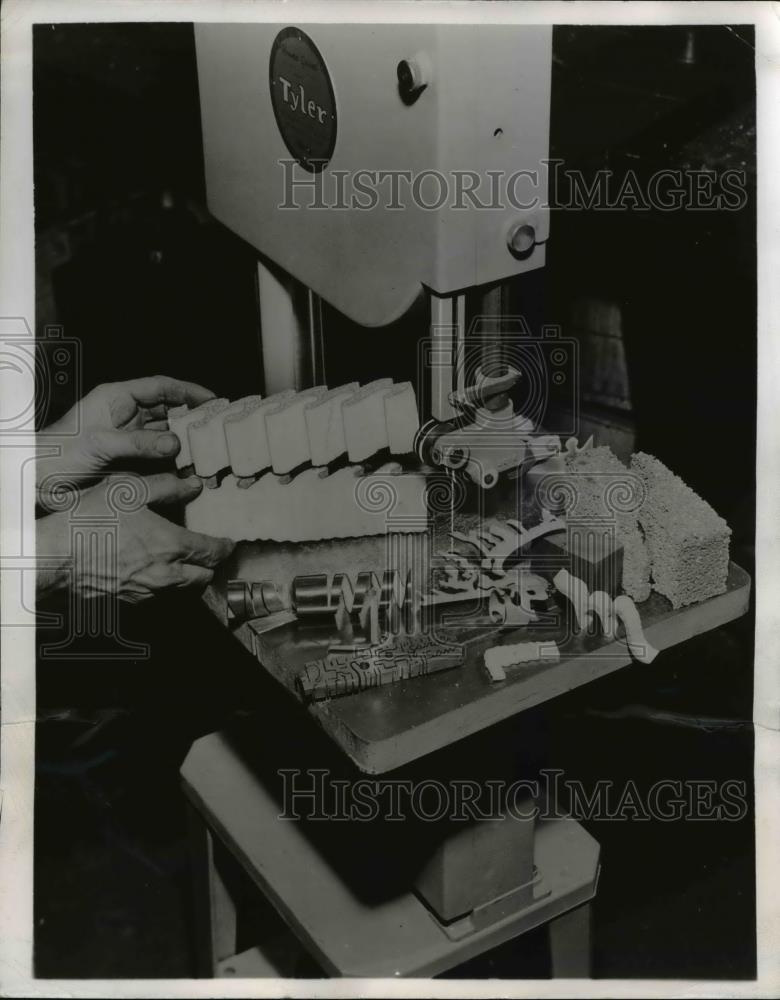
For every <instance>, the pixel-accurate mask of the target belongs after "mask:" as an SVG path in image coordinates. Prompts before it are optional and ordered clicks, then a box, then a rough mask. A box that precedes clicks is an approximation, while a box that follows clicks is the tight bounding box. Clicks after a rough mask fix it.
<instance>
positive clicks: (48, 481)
mask: <svg viewBox="0 0 780 1000" xmlns="http://www.w3.org/2000/svg"><path fill="white" fill-rule="evenodd" d="M213 396H214V393H213V392H211V391H210V390H209V389H205V388H204V387H203V386H201V385H195V384H194V383H193V382H182V381H179V380H178V379H173V378H168V377H167V376H165V375H154V376H151V377H150V378H139V379H133V380H131V381H129V382H110V383H107V384H106V385H99V386H97V388H95V389H93V390H92V391H91V392H89V393H88V394H87V395H86V396H85V397H84V398H83V399H82V400H80V401H79V402H78V403H76V405H75V406H74V407H73V410H71V411H70V412H69V413H67V414H66V415H65V416H64V417H63V418H62V419H61V420H59V421H58V422H57V423H55V424H53V425H52V426H51V427H47V428H46V429H45V430H43V431H42V432H41V433H40V434H39V435H38V454H39V457H38V468H37V486H38V503H39V505H40V506H41V507H43V509H44V510H55V509H56V503H52V496H51V495H52V492H53V491H56V490H57V489H59V488H60V486H61V485H62V484H64V483H68V484H70V485H72V486H74V487H80V486H82V485H84V484H86V483H89V482H91V481H94V480H95V479H96V478H99V477H100V476H102V475H104V474H105V473H106V472H108V471H109V470H111V469H112V468H117V467H121V464H122V463H123V462H124V463H128V462H132V463H135V462H137V461H139V460H149V459H152V460H157V461H160V459H166V458H167V459H171V458H173V457H174V456H175V455H176V454H178V451H179V442H178V439H177V438H176V435H175V434H171V433H170V432H169V431H168V419H167V414H168V407H170V406H180V405H181V404H182V403H187V404H188V405H189V406H199V405H200V404H201V403H205V402H206V400H208V399H212V398H213ZM74 411H76V412H75V413H74ZM74 423H75V425H76V426H77V427H78V428H79V433H78V434H76V435H74V434H72V433H71V434H67V433H64V428H72V427H73V426H74Z"/></svg>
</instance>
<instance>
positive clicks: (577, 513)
mask: <svg viewBox="0 0 780 1000" xmlns="http://www.w3.org/2000/svg"><path fill="white" fill-rule="evenodd" d="M565 462H566V468H567V471H568V472H569V473H570V474H571V485H572V487H573V488H574V490H575V491H576V494H575V499H574V506H573V507H572V509H571V510H569V511H568V512H567V513H568V514H569V516H571V517H574V518H576V519H577V520H583V521H587V520H589V519H595V520H598V519H600V518H601V519H603V518H605V517H606V518H609V517H614V518H615V531H616V536H617V541H618V542H619V544H620V545H622V546H623V579H622V587H623V590H624V592H625V593H626V594H628V596H629V597H631V598H633V600H635V601H639V602H641V601H646V600H647V598H648V597H649V596H650V555H649V552H648V550H647V546H646V544H645V540H644V538H643V537H642V533H641V532H640V530H639V526H638V524H637V515H636V511H631V510H626V511H623V510H619V509H616V505H615V503H611V502H610V496H611V493H610V492H609V486H610V484H611V483H613V484H614V485H615V486H616V487H618V488H619V489H620V490H621V492H622V493H624V494H626V493H627V492H630V491H631V484H630V481H629V476H628V471H629V470H628V469H627V468H626V466H625V465H624V464H623V463H622V462H621V461H620V459H619V458H618V457H617V455H615V454H614V453H613V452H612V451H611V450H610V449H609V448H608V447H607V446H601V447H598V448H586V449H585V450H583V451H579V452H576V453H575V454H567V455H565ZM621 483H622V484H625V485H624V486H623V487H621ZM623 499H624V501H625V499H626V497H625V496H624V498H623ZM640 500H641V497H640V496H637V497H636V506H637V508H638V506H639V502H640ZM626 506H628V507H631V506H632V503H631V500H630V497H629V498H628V503H627V504H626Z"/></svg>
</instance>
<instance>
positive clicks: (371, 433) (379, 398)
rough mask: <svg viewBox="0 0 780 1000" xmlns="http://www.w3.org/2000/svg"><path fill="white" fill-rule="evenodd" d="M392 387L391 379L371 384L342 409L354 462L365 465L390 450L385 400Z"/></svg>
mask: <svg viewBox="0 0 780 1000" xmlns="http://www.w3.org/2000/svg"><path fill="white" fill-rule="evenodd" d="M392 386H393V382H392V379H389V378H380V379H377V380H376V381H374V382H369V383H368V385H364V386H363V388H362V389H360V390H359V391H358V392H356V393H355V395H354V396H353V397H352V399H349V400H347V402H345V403H344V405H343V406H342V408H341V412H342V414H343V417H344V437H345V439H346V442H347V454H348V455H349V460H350V462H363V461H365V459H367V458H370V457H371V456H372V455H374V454H376V452H378V451H380V449H382V448H386V447H387V445H388V441H387V421H386V420H385V404H384V399H385V396H386V395H387V394H388V393H389V392H390V391H391V390H392Z"/></svg>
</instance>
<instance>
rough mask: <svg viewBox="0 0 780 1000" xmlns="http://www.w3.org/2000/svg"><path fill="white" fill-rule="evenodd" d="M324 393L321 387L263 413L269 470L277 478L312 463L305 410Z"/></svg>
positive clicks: (322, 386) (306, 391)
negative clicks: (269, 458) (268, 454)
mask: <svg viewBox="0 0 780 1000" xmlns="http://www.w3.org/2000/svg"><path fill="white" fill-rule="evenodd" d="M327 391H328V390H327V388H326V387H325V386H324V385H318V386H315V387H314V388H313V389H305V390H304V391H302V392H299V393H297V394H296V395H295V396H292V397H291V398H290V399H287V400H285V401H284V402H283V403H281V405H279V406H277V407H275V408H274V409H273V410H271V411H269V412H268V413H266V417H265V429H266V433H267V434H268V450H269V452H270V455H271V468H272V469H273V471H274V472H275V473H276V475H277V476H284V475H286V474H287V473H288V472H292V470H293V469H297V468H298V466H299V465H303V463H304V462H309V461H310V460H311V452H310V451H309V433H308V431H307V430H306V416H305V409H306V406H307V405H308V404H309V403H313V402H316V401H317V400H318V399H319V398H320V397H321V396H323V395H324V394H325V393H326V392H327Z"/></svg>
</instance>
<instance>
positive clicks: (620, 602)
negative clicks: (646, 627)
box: [615, 594, 658, 663]
mask: <svg viewBox="0 0 780 1000" xmlns="http://www.w3.org/2000/svg"><path fill="white" fill-rule="evenodd" d="M615 614H616V615H617V617H618V618H619V619H620V621H621V622H622V623H623V628H624V629H625V630H626V645H627V646H628V651H629V653H631V656H632V657H633V658H634V659H635V660H638V661H639V662H640V663H652V662H653V660H654V659H655V658H656V656H658V650H657V649H655V648H654V647H653V646H651V645H650V643H649V642H648V641H647V639H645V633H644V631H643V629H642V619H641V618H640V617H639V612H638V611H637V609H636V605H635V604H634V602H633V601H632V600H631V598H630V597H626V596H625V595H624V594H622V595H621V596H620V597H616V598H615Z"/></svg>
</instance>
